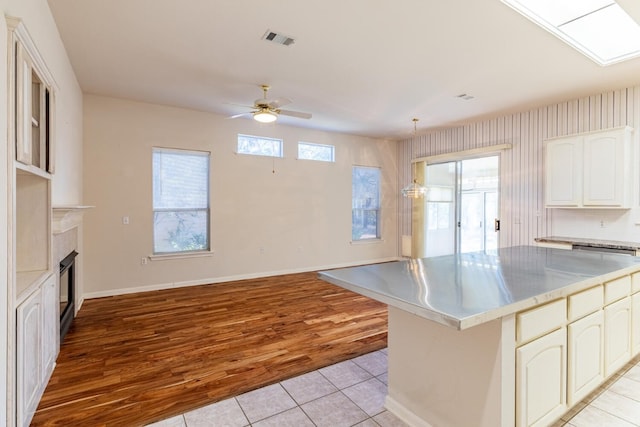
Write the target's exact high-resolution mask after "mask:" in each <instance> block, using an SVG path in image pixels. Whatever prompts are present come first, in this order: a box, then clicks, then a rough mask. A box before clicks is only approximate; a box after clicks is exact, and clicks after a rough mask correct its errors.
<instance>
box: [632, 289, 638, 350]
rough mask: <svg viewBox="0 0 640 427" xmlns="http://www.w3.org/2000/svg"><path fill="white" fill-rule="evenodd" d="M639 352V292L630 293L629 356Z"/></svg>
mask: <svg viewBox="0 0 640 427" xmlns="http://www.w3.org/2000/svg"><path fill="white" fill-rule="evenodd" d="M639 353H640V292H638V293H637V294H633V295H631V356H632V357H633V356H636V355H637V354H639Z"/></svg>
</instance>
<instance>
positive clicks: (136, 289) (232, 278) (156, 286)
mask: <svg viewBox="0 0 640 427" xmlns="http://www.w3.org/2000/svg"><path fill="white" fill-rule="evenodd" d="M401 259H402V258H399V257H388V258H381V259H375V260H368V261H358V262H350V263H340V264H332V265H324V266H318V267H306V268H295V269H290V270H278V271H268V272H262V273H250V274H238V275H233V276H223V277H210V278H205V279H197V280H187V281H182V282H169V283H158V284H153V285H145V286H135V287H129V288H120V289H109V290H106V291H98V292H88V293H85V294H83V295H82V297H81V299H80V300H81V301H83V300H85V299H92V298H104V297H111V296H116V295H126V294H133V293H137V292H149V291H159V290H163V289H173V288H183V287H187V286H198V285H209V284H214V283H223V282H233V281H236V280H247V279H258V278H260V277H271V276H281V275H283V274H295V273H308V272H310V271H320V270H332V269H334V268H345V267H355V266H359V265H366V264H377V263H381V262H391V261H399V260H401Z"/></svg>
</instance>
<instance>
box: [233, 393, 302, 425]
mask: <svg viewBox="0 0 640 427" xmlns="http://www.w3.org/2000/svg"><path fill="white" fill-rule="evenodd" d="M236 399H237V400H238V403H239V404H240V407H241V408H242V410H243V411H244V413H245V415H246V416H247V418H248V419H249V421H250V422H252V423H254V422H256V421H260V420H262V419H265V418H268V417H271V416H273V415H276V414H279V413H280V412H284V411H286V410H288V409H291V408H295V407H296V406H297V405H296V402H295V401H294V400H293V399H292V398H291V396H289V394H288V393H287V392H286V391H285V389H284V388H282V386H281V385H280V384H273V385H270V386H267V387H263V388H259V389H257V390H254V391H250V392H248V393H245V394H241V395H240V396H238V397H236Z"/></svg>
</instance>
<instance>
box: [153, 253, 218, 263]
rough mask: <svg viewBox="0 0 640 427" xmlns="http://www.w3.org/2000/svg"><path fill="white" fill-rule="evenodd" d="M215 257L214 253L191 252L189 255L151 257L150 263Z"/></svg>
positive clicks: (176, 254)
mask: <svg viewBox="0 0 640 427" xmlns="http://www.w3.org/2000/svg"><path fill="white" fill-rule="evenodd" d="M209 256H213V251H201V252H189V253H184V254H181V253H175V254H166V255H149V261H164V260H169V259H184V258H203V257H209Z"/></svg>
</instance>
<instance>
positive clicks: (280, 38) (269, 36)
mask: <svg viewBox="0 0 640 427" xmlns="http://www.w3.org/2000/svg"><path fill="white" fill-rule="evenodd" d="M262 40H266V41H268V42H273V43H276V44H281V45H283V46H291V45H292V44H293V43H295V40H294V39H293V38H292V37H289V36H285V35H284V34H281V33H276V32H275V31H271V30H267V31H266V32H265V33H264V35H263V36H262Z"/></svg>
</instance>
